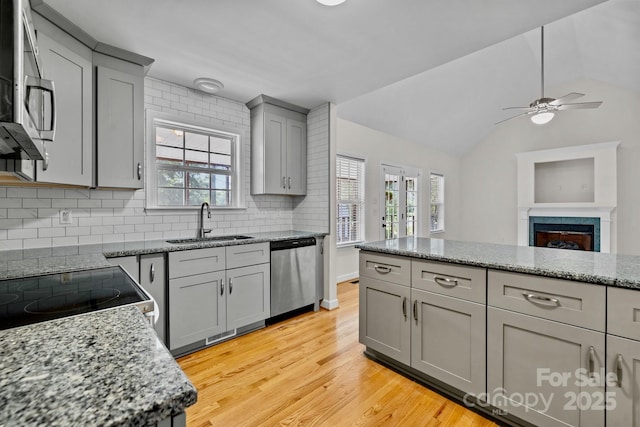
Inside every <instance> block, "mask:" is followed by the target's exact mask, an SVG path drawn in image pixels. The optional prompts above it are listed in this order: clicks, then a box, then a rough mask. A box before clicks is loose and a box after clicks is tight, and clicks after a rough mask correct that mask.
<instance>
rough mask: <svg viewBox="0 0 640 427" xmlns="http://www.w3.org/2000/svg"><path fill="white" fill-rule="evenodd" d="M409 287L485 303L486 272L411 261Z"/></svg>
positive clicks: (484, 270) (471, 268)
mask: <svg viewBox="0 0 640 427" xmlns="http://www.w3.org/2000/svg"><path fill="white" fill-rule="evenodd" d="M411 287H413V288H417V289H422V290H425V291H430V292H435V293H438V294H444V295H449V296H452V297H457V298H462V299H466V300H469V301H474V302H479V303H485V302H486V300H487V270H486V269H484V268H478V267H466V266H462V265H455V264H447V263H442V262H434V261H418V260H412V261H411Z"/></svg>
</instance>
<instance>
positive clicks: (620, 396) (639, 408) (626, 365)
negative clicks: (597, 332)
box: [606, 335, 640, 427]
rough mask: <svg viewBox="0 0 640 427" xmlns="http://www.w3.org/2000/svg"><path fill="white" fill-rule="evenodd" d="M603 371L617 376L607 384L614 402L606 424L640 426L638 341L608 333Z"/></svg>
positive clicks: (639, 357)
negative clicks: (617, 382)
mask: <svg viewBox="0 0 640 427" xmlns="http://www.w3.org/2000/svg"><path fill="white" fill-rule="evenodd" d="M606 372H607V373H613V374H615V375H616V378H617V379H618V380H619V384H618V385H616V386H613V387H611V386H609V384H607V392H608V393H611V395H610V398H611V399H612V400H613V402H615V408H612V409H610V410H608V411H607V426H608V427H627V426H629V427H631V426H633V427H637V426H640V342H638V341H633V340H628V339H625V338H619V337H614V336H611V335H608V336H607V371H606Z"/></svg>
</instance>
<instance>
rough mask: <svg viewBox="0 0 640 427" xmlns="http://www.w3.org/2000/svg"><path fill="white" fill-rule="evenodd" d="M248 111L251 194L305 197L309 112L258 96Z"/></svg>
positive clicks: (249, 104) (248, 105) (250, 104)
mask: <svg viewBox="0 0 640 427" xmlns="http://www.w3.org/2000/svg"><path fill="white" fill-rule="evenodd" d="M247 107H249V108H250V109H251V194H287V195H305V194H306V192H307V113H308V112H309V110H307V109H304V108H300V107H297V106H295V105H291V104H287V103H284V102H282V101H279V100H276V99H273V98H270V97H267V96H264V95H261V96H259V97H257V98H255V99H254V100H252V101H250V102H249V103H247Z"/></svg>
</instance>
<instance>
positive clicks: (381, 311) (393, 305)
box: [359, 276, 411, 365]
mask: <svg viewBox="0 0 640 427" xmlns="http://www.w3.org/2000/svg"><path fill="white" fill-rule="evenodd" d="M410 310H411V288H409V287H408V286H403V285H398V284H395V283H390V282H384V281H382V280H378V279H373V278H370V277H366V276H361V277H360V313H359V314H360V331H359V333H360V342H361V343H362V344H364V345H366V346H367V347H368V348H371V349H373V350H375V351H377V352H379V353H381V354H384V355H385V356H389V357H391V358H393V359H394V360H397V361H398V362H400V363H404V364H405V365H410V364H411V323H410V322H411V318H410V317H409V314H410Z"/></svg>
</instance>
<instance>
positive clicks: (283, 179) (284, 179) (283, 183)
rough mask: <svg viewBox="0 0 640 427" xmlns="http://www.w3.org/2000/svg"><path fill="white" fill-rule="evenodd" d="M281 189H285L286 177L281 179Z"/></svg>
mask: <svg viewBox="0 0 640 427" xmlns="http://www.w3.org/2000/svg"><path fill="white" fill-rule="evenodd" d="M282 188H287V177H286V176H283V177H282Z"/></svg>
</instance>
